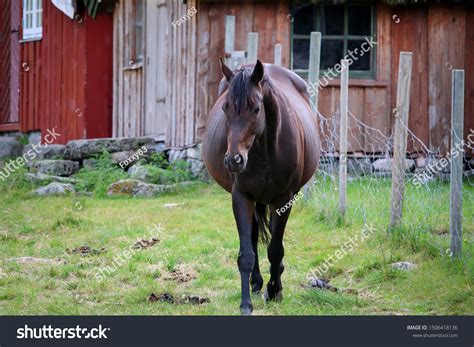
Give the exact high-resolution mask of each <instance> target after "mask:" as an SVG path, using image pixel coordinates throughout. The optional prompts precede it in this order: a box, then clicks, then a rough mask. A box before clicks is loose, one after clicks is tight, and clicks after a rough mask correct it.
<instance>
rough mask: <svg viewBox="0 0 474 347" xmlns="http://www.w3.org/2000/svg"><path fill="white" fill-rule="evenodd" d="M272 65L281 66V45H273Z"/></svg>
mask: <svg viewBox="0 0 474 347" xmlns="http://www.w3.org/2000/svg"><path fill="white" fill-rule="evenodd" d="M273 64H275V65H278V66H281V43H277V44H276V45H275V52H274V58H273Z"/></svg>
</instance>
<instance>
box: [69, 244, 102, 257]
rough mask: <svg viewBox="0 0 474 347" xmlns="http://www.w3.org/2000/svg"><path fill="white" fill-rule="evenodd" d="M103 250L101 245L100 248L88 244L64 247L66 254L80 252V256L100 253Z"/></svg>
mask: <svg viewBox="0 0 474 347" xmlns="http://www.w3.org/2000/svg"><path fill="white" fill-rule="evenodd" d="M103 252H105V248H104V247H102V248H101V249H98V250H97V249H94V248H92V247H89V246H87V245H86V246H81V247H76V248H73V249H72V250H70V249H69V248H66V253H67V254H80V255H81V256H82V257H85V256H87V255H97V254H100V253H103Z"/></svg>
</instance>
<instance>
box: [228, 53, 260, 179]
mask: <svg viewBox="0 0 474 347" xmlns="http://www.w3.org/2000/svg"><path fill="white" fill-rule="evenodd" d="M221 68H222V72H223V74H224V76H225V78H226V79H227V81H228V83H229V91H228V93H227V96H226V99H225V102H224V104H223V106H222V109H223V111H224V113H225V118H226V129H227V152H226V154H225V157H224V166H225V167H226V168H227V170H229V171H230V172H236V173H239V172H242V171H244V170H245V167H246V166H247V159H248V153H249V150H250V148H251V147H252V145H253V143H254V141H255V138H257V137H259V136H261V135H262V134H263V132H264V130H265V112H264V107H263V95H262V86H261V82H262V79H263V75H264V70H263V64H262V63H261V62H260V60H257V63H256V64H255V67H253V68H252V67H244V68H241V69H240V70H239V71H236V72H235V73H234V72H232V70H231V69H230V68H229V67H228V66H227V65H225V64H224V62H223V61H222V59H221Z"/></svg>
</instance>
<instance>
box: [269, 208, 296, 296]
mask: <svg viewBox="0 0 474 347" xmlns="http://www.w3.org/2000/svg"><path fill="white" fill-rule="evenodd" d="M290 212H291V207H290V208H289V209H287V210H286V211H285V212H280V215H278V214H277V213H276V211H275V209H273V208H272V216H271V225H270V228H271V232H272V240H271V241H270V244H269V246H268V260H269V261H270V281H269V282H268V284H267V290H266V292H265V300H278V301H279V300H281V299H282V298H283V293H282V290H283V287H282V285H281V274H282V273H283V270H284V269H285V268H284V266H283V256H284V254H285V250H284V248H283V234H284V233H285V227H286V223H287V222H288V217H289V216H290Z"/></svg>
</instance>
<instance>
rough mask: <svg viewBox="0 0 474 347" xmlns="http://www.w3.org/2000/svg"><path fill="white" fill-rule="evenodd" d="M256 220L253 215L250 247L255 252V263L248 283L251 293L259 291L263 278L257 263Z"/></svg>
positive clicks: (257, 231)
mask: <svg viewBox="0 0 474 347" xmlns="http://www.w3.org/2000/svg"><path fill="white" fill-rule="evenodd" d="M258 233H259V230H258V221H257V218H256V217H255V216H254V217H253V221H252V248H253V252H254V253H255V264H254V265H253V270H252V275H251V276H250V285H251V286H252V292H253V293H259V292H260V290H261V289H262V287H263V278H262V275H261V274H260V266H259V264H258Z"/></svg>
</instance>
